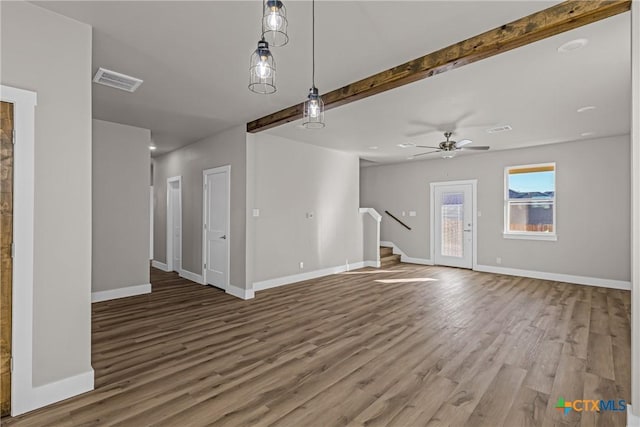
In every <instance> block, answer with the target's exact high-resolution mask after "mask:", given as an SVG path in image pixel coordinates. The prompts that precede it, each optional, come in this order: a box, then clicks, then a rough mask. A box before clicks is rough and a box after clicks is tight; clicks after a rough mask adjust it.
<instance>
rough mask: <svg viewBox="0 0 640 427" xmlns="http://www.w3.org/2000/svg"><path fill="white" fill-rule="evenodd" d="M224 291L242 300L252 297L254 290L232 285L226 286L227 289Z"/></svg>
mask: <svg viewBox="0 0 640 427" xmlns="http://www.w3.org/2000/svg"><path fill="white" fill-rule="evenodd" d="M225 292H226V293H228V294H229V295H233V296H234V297H236V298H240V299H244V300H247V299H252V298H253V297H254V296H255V292H254V291H253V289H244V288H239V287H237V286H233V285H229V286H227V290H226V291H225Z"/></svg>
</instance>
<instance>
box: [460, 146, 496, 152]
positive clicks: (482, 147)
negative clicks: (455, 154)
mask: <svg viewBox="0 0 640 427" xmlns="http://www.w3.org/2000/svg"><path fill="white" fill-rule="evenodd" d="M489 148H490V147H489V146H488V145H484V146H478V147H462V148H458V150H465V151H470V150H480V151H486V150H488V149H489Z"/></svg>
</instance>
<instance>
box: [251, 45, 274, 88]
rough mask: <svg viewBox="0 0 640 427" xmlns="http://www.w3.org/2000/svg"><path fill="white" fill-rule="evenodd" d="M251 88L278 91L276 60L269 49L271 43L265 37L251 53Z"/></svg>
mask: <svg viewBox="0 0 640 427" xmlns="http://www.w3.org/2000/svg"><path fill="white" fill-rule="evenodd" d="M249 90H250V91H251V92H255V93H262V94H270V93H274V92H275V91H276V61H275V60H274V59H273V55H271V51H270V50H269V43H268V42H267V41H265V39H264V38H263V39H262V40H260V41H259V42H258V48H257V49H256V50H255V51H254V52H253V54H252V55H251V62H250V64H249Z"/></svg>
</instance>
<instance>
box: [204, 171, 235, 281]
mask: <svg viewBox="0 0 640 427" xmlns="http://www.w3.org/2000/svg"><path fill="white" fill-rule="evenodd" d="M202 175H203V180H202V206H203V212H202V230H203V232H202V271H203V274H202V275H203V280H204V284H205V285H213V286H215V287H217V288H220V289H224V290H226V289H227V287H228V286H229V270H230V264H229V260H230V254H229V248H230V245H231V236H230V233H229V225H230V223H229V220H230V205H231V199H230V194H231V180H230V177H231V166H230V165H227V166H222V167H219V168H213V169H207V170H205V171H203V172H202Z"/></svg>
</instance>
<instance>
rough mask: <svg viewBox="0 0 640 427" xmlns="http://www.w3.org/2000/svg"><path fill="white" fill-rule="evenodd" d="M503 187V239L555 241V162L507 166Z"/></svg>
mask: <svg viewBox="0 0 640 427" xmlns="http://www.w3.org/2000/svg"><path fill="white" fill-rule="evenodd" d="M505 184H506V185H505V230H504V234H505V237H516V238H517V237H521V238H543V239H545V238H554V239H555V235H556V206H555V204H556V166H555V163H547V164H542V165H525V166H513V167H508V168H506V169H505Z"/></svg>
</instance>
